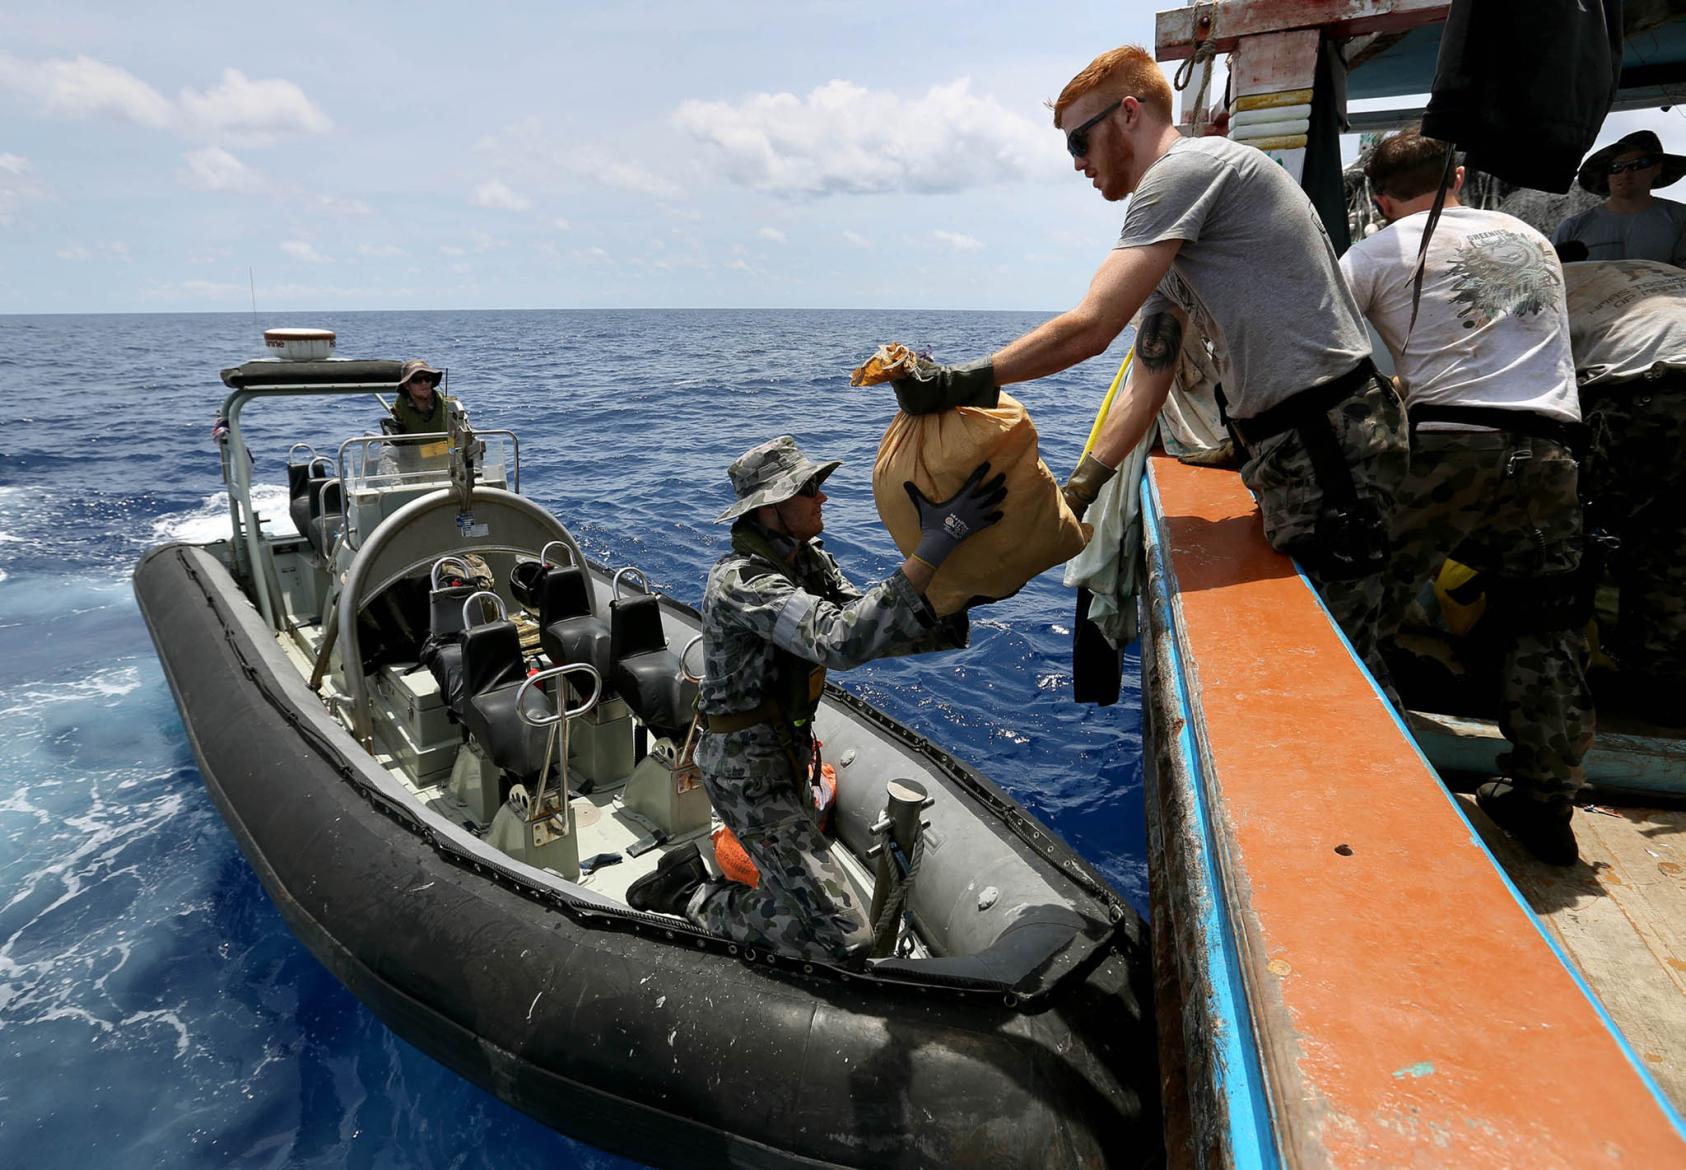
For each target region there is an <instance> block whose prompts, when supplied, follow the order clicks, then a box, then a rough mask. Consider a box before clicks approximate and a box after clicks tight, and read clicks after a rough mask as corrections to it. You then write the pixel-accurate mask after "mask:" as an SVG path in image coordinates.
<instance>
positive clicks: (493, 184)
mask: <svg viewBox="0 0 1686 1170" xmlns="http://www.w3.org/2000/svg"><path fill="white" fill-rule="evenodd" d="M468 199H469V202H470V203H472V204H474V206H476V207H490V208H493V209H495V210H498V211H526V210H527V209H528V208H529V207H531V206H532V205H533V202H532V200H530V199H528V198H527V197H526V196H525V195H521V194H517V193H516V192H514V191H511V190H510V189H509V186H508V185H507V184H506V183H504V181H503V180H502V179H492V180H490V181H489V182H485V183H481V184H480V185H479V186H478V187H476V188H475V189H474V191H473V192H472V193H471V194H470V195H469V197H468Z"/></svg>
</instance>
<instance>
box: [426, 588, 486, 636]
mask: <svg viewBox="0 0 1686 1170" xmlns="http://www.w3.org/2000/svg"><path fill="white" fill-rule="evenodd" d="M479 589H480V587H479V586H478V585H476V584H475V583H474V582H472V581H470V582H469V583H468V584H466V585H442V586H440V587H439V588H438V589H435V590H434V591H433V592H432V593H429V594H428V595H427V600H428V629H429V630H430V631H431V632H432V634H433V636H434V637H435V638H440V637H443V636H444V635H446V634H454V633H456V632H457V631H458V630H460V629H462V628H463V620H462V603H463V602H464V601H466V600H467V599H468V598H469V597H470V596H471V595H473V594H474V593H477V592H479Z"/></svg>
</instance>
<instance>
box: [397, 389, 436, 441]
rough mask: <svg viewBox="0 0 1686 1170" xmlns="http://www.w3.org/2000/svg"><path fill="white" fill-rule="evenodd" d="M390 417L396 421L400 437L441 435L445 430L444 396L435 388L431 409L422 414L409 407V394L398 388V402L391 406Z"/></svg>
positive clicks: (411, 406)
mask: <svg viewBox="0 0 1686 1170" xmlns="http://www.w3.org/2000/svg"><path fill="white" fill-rule="evenodd" d="M392 417H393V418H395V419H397V420H398V433H399V434H401V435H428V434H442V433H443V432H444V430H445V396H444V395H443V394H441V393H440V392H439V388H438V387H437V386H435V387H434V389H433V409H432V410H431V411H429V412H427V413H426V414H423V413H422V412H421V411H419V410H417V409H416V408H415V407H414V406H413V405H411V403H410V395H409V392H408V391H406V390H404V389H402V388H400V389H399V391H398V400H397V401H396V402H394V403H393V404H392Z"/></svg>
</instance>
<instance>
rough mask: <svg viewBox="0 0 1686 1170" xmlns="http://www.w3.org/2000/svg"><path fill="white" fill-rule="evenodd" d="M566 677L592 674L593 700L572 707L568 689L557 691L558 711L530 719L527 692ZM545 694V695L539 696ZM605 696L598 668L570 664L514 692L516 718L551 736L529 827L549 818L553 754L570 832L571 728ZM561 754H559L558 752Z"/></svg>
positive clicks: (544, 672)
mask: <svg viewBox="0 0 1686 1170" xmlns="http://www.w3.org/2000/svg"><path fill="white" fill-rule="evenodd" d="M567 674H589V675H590V676H591V697H590V698H589V699H584V700H581V702H580V704H579V705H578V706H577V707H569V706H568V702H567V699H566V698H565V697H564V693H563V692H564V690H565V688H564V687H562V686H560V685H559V686H557V688H556V711H555V713H554V714H552V715H550V716H548V717H546V718H542V719H533V718H529V717H528V715H527V710H526V708H525V707H523V706H522V705H521V700H522V698H524V697H525V696H526V694H527V688H529V687H533V686H537V685H538V684H539V683H541V682H544V681H545V680H547V679H553V678H561V677H562V676H563V675H567ZM540 693H541V694H542V693H543V692H542V691H541V692H540ZM602 694H603V676H602V675H600V674H598V673H597V668H596V667H595V666H592V665H591V664H590V663H586V662H571V663H568V664H567V665H566V666H553V667H551V668H550V669H549V670H541V671H539V672H538V673H536V674H532V675H529V676H528V677H527V678H526V679H525V680H523V682H522V683H521V685H520V687H518V688H517V689H516V691H515V717H516V718H517V719H519V720H521V722H523V723H525V724H527V725H528V726H529V727H546V728H549V729H550V733H549V734H548V735H546V736H545V740H544V765H543V766H542V767H540V768H539V789H538V792H536V793H535V794H534V795H533V799H532V801H531V802H529V803H528V805H527V815H526V818H525V819H526V821H527V823H528V824H529V825H532V824H537V823H538V822H539V821H542V820H544V819H545V818H546V817H548V816H550V815H551V814H550V813H547V812H545V811H544V786H545V782H546V781H547V780H548V779H549V778H550V758H551V753H552V752H556V753H557V761H556V787H557V796H558V797H559V798H560V801H561V805H562V831H563V832H564V833H566V832H567V831H568V801H569V799H570V797H569V796H568V728H569V726H570V725H571V724H572V723H573V721H574V720H575V719H577V718H578V717H579V716H581V715H584V714H585V713H586V712H587V711H589V710H591V709H592V708H593V707H595V706H597V700H598V698H599V697H600V696H601V695H602ZM558 748H560V749H561V750H560V751H559V752H558V751H557V749H558Z"/></svg>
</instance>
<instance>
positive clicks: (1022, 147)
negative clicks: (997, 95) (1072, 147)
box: [673, 77, 1059, 196]
mask: <svg viewBox="0 0 1686 1170" xmlns="http://www.w3.org/2000/svg"><path fill="white" fill-rule="evenodd" d="M673 121H674V125H676V126H677V127H678V128H679V129H680V130H682V131H684V132H686V133H687V134H689V135H691V136H692V137H693V138H695V139H696V140H698V141H699V142H702V143H704V144H705V145H706V146H707V148H708V149H709V151H710V153H711V154H712V156H713V157H714V159H715V160H716V161H717V163H718V164H719V166H720V169H721V172H722V173H723V174H724V175H725V177H726V178H728V179H730V180H731V181H732V182H734V183H738V184H740V185H741V186H745V187H749V188H751V189H753V190H756V191H766V192H769V193H772V194H777V195H795V196H800V195H828V194H869V193H879V192H887V191H910V192H918V193H944V192H953V191H961V190H965V189H967V188H970V187H982V186H988V185H990V184H995V183H1004V182H1012V181H1016V180H1019V179H1023V178H1026V177H1027V176H1030V175H1033V174H1037V173H1040V172H1042V171H1044V170H1049V171H1051V170H1053V169H1054V168H1053V166H1052V165H1051V164H1052V162H1054V161H1056V160H1055V159H1054V155H1055V153H1056V152H1057V150H1058V145H1059V144H1058V141H1057V138H1056V137H1055V136H1054V135H1053V134H1052V133H1051V132H1050V131H1048V130H1047V129H1046V128H1045V127H1044V126H1042V125H1040V124H1038V123H1034V122H1032V121H1031V120H1030V119H1029V118H1027V117H1025V116H1023V115H1021V114H1017V113H1014V112H1012V111H1011V110H1008V109H1007V108H1006V107H1004V106H1003V105H1001V104H1000V103H999V102H997V101H996V100H995V99H993V98H988V97H979V96H977V95H975V94H973V93H972V92H971V79H970V78H964V77H963V78H960V79H959V80H957V81H954V82H951V83H949V84H948V85H939V86H933V87H932V88H931V89H930V90H929V91H927V92H926V93H925V95H924V96H922V97H917V98H902V97H898V96H897V95H895V94H892V93H885V92H877V91H873V90H868V89H865V88H863V87H861V86H859V85H855V84H854V83H852V82H848V81H830V82H827V83H826V84H825V85H822V86H820V87H819V88H818V89H815V90H814V91H813V92H812V93H810V94H809V95H808V96H807V97H806V98H800V97H797V96H796V95H795V94H790V93H758V94H752V95H751V96H749V97H747V98H745V99H743V100H742V101H740V102H737V103H736V104H733V103H730V102H704V101H686V102H683V103H681V104H680V106H679V108H678V110H677V111H676V112H675V113H674V117H673Z"/></svg>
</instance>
